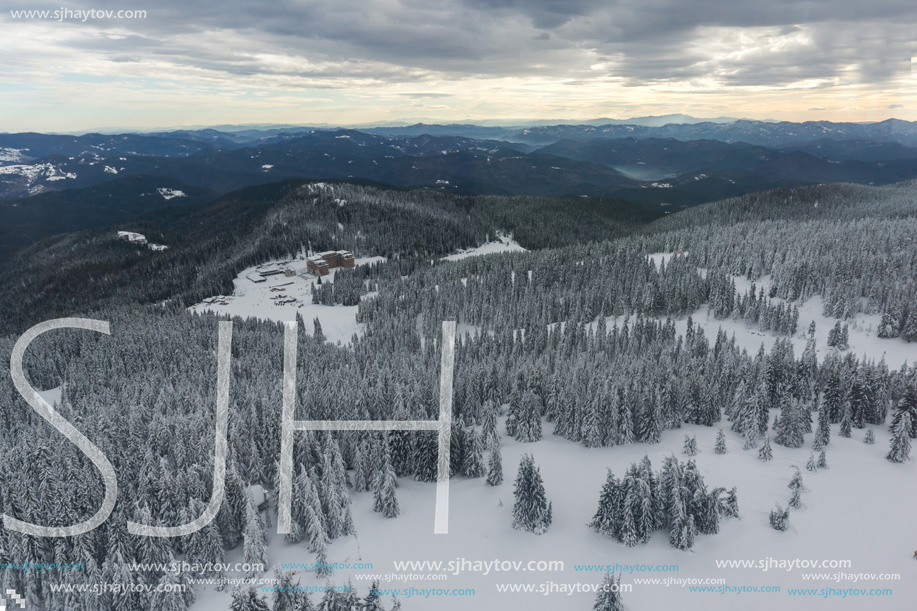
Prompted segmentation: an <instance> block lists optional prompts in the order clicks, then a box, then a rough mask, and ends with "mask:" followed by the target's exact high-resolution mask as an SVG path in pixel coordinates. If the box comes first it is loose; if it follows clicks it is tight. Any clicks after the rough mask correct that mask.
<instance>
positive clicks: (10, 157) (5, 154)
mask: <svg viewBox="0 0 917 611" xmlns="http://www.w3.org/2000/svg"><path fill="white" fill-rule="evenodd" d="M27 150H29V149H14V148H4V147H0V163H16V162H19V161H24V160H25V156H24V155H23V154H22V152H23V151H27Z"/></svg>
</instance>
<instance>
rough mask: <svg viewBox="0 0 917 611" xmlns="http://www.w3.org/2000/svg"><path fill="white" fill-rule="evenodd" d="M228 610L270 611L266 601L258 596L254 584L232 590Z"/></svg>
mask: <svg viewBox="0 0 917 611" xmlns="http://www.w3.org/2000/svg"><path fill="white" fill-rule="evenodd" d="M229 611H271V608H270V607H269V606H268V605H267V601H265V600H264V599H263V598H262V597H260V596H258V592H256V591H255V587H254V586H248V587H247V588H245V589H242V588H241V587H236V589H235V590H233V593H232V602H231V603H230V605H229Z"/></svg>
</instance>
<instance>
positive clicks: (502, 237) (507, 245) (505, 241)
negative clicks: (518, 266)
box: [443, 233, 525, 261]
mask: <svg viewBox="0 0 917 611" xmlns="http://www.w3.org/2000/svg"><path fill="white" fill-rule="evenodd" d="M524 251H525V248H523V247H522V246H520V245H519V243H518V242H516V241H515V240H514V239H513V236H511V235H507V234H504V233H498V234H497V239H496V240H493V241H491V242H487V243H486V244H482V245H481V246H478V247H476V248H469V249H467V250H460V251H458V252H457V253H455V254H452V255H449V256H446V257H443V261H458V260H460V259H466V258H468V257H474V256H478V255H492V254H495V253H501V252H524Z"/></svg>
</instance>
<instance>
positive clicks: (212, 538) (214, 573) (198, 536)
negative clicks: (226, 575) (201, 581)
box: [185, 499, 223, 579]
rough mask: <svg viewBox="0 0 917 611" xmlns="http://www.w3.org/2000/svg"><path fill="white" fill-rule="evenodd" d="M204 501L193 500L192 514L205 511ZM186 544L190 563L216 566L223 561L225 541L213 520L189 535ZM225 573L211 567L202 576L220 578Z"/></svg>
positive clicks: (196, 514) (197, 514) (186, 553)
mask: <svg viewBox="0 0 917 611" xmlns="http://www.w3.org/2000/svg"><path fill="white" fill-rule="evenodd" d="M204 509H205V507H204V503H202V502H201V501H200V500H199V499H194V500H193V501H192V502H191V515H195V516H199V515H202V514H203V513H204ZM187 539H188V540H187V543H186V545H185V555H186V556H187V560H188V562H189V563H190V564H198V565H201V566H206V565H208V564H209V565H210V566H211V567H214V566H216V565H220V564H222V563H223V541H222V538H221V537H220V531H219V529H218V528H217V525H216V523H215V521H214V522H211V523H210V524H208V525H207V526H205V527H203V528H202V529H200V530H198V531H196V532H193V533H191V534H190V535H188V538H187ZM222 574H223V572H222V570H221V569H214V568H211V570H210V571H208V572H205V573H202V575H201V576H202V577H207V578H211V579H218V578H219V577H221V576H222Z"/></svg>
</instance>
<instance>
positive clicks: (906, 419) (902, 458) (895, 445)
mask: <svg viewBox="0 0 917 611" xmlns="http://www.w3.org/2000/svg"><path fill="white" fill-rule="evenodd" d="M899 413H900V414H901V416H900V418H898V420H897V422H895V423H894V424H893V425H892V440H891V448H890V449H889V451H888V454H887V455H886V457H885V458H887V459H888V460H890V461H891V462H897V463H901V462H906V461H907V460H908V459H909V458H910V456H911V436H910V435H909V432H910V430H911V413H910V412H909V411H907V410H899Z"/></svg>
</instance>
